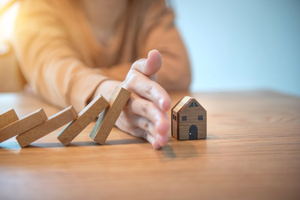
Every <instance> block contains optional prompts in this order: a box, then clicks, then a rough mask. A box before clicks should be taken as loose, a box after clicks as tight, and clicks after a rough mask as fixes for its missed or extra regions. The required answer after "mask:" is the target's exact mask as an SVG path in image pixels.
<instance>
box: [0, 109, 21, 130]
mask: <svg viewBox="0 0 300 200" xmlns="http://www.w3.org/2000/svg"><path fill="white" fill-rule="evenodd" d="M18 119H19V117H18V116H17V114H16V112H15V110H14V109H11V110H9V111H7V112H5V113H3V114H1V115H0V129H1V128H3V127H5V126H7V125H9V124H11V123H13V122H15V121H17V120H18Z"/></svg>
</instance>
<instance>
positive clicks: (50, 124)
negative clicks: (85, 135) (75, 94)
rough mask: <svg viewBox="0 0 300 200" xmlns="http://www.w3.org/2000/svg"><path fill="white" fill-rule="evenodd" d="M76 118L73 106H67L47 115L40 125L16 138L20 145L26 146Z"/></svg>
mask: <svg viewBox="0 0 300 200" xmlns="http://www.w3.org/2000/svg"><path fill="white" fill-rule="evenodd" d="M76 118H77V113H76V111H75V109H74V108H73V106H69V107H68V108H66V109H64V110H62V111H61V112H59V113H57V114H55V115H53V116H51V117H49V119H48V120H47V121H45V122H44V123H42V124H41V125H39V126H37V127H35V128H33V129H31V130H29V131H26V132H24V133H22V134H20V135H18V136H17V137H16V140H17V141H18V143H19V145H20V146H21V147H26V146H28V145H29V144H30V143H32V142H34V141H36V140H38V139H40V138H41V137H43V136H45V135H47V134H49V133H51V132H52V131H54V130H56V129H58V128H60V127H61V126H63V125H65V124H67V123H69V122H70V121H72V120H74V119H76Z"/></svg>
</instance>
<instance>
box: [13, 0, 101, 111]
mask: <svg viewBox="0 0 300 200" xmlns="http://www.w3.org/2000/svg"><path fill="white" fill-rule="evenodd" d="M56 16H57V14H56V13H55V10H53V7H51V5H49V4H48V3H47V1H23V2H22V4H21V8H20V11H19V15H18V18H17V20H16V23H15V36H14V49H15V52H16V55H17V57H18V61H19V63H20V67H21V70H22V72H23V74H24V76H25V78H26V79H27V81H28V83H29V84H30V86H31V87H32V89H33V91H34V93H35V94H37V95H39V96H41V97H42V98H44V99H45V100H47V101H48V102H50V103H52V104H54V105H57V106H59V107H66V106H68V105H73V106H74V107H75V109H76V110H77V112H79V111H80V110H81V109H83V108H84V107H85V106H86V104H87V101H88V100H89V98H90V97H91V96H92V95H93V93H94V91H95V89H96V88H97V86H98V85H99V84H100V83H101V82H102V81H104V80H106V79H107V77H106V76H104V75H102V72H101V69H95V68H91V67H87V66H86V63H84V62H83V59H81V56H80V55H79V53H78V51H77V50H76V49H75V48H74V47H73V45H72V43H71V42H70V40H69V36H68V35H67V33H66V32H65V31H64V28H62V27H61V26H62V23H61V21H60V19H59V18H58V17H56Z"/></svg>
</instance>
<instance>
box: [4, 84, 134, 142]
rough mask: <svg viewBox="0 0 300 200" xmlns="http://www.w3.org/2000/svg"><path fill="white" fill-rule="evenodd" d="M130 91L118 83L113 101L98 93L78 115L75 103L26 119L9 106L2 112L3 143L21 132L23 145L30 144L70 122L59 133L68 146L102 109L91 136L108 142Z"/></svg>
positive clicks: (38, 112)
mask: <svg viewBox="0 0 300 200" xmlns="http://www.w3.org/2000/svg"><path fill="white" fill-rule="evenodd" d="M130 94H131V93H130V92H129V91H127V90H126V89H124V88H122V87H119V86H117V87H116V88H115V90H114V92H113V94H112V95H111V97H110V99H109V101H107V100H106V99H105V98H104V97H102V96H101V95H98V96H97V97H96V98H95V99H94V100H93V101H91V102H90V103H89V104H88V105H87V106H86V107H85V108H84V109H83V110H82V111H81V112H80V113H79V114H78V115H77V113H76V111H75V110H74V108H73V106H70V107H68V108H66V109H64V110H62V111H61V112H59V113H57V114H55V115H53V116H51V117H49V118H47V116H46V114H45V112H44V110H43V109H42V108H41V109H39V110H37V111H35V112H33V113H31V114H29V115H27V116H25V117H23V118H22V119H19V118H18V116H17V115H16V113H15V111H14V109H12V110H9V111H7V112H6V113H3V114H2V115H0V143H1V142H3V141H5V140H8V139H10V138H12V137H14V136H16V135H17V137H16V140H17V141H18V143H19V144H20V146H21V147H26V146H27V145H29V144H30V143H32V142H34V141H36V140H38V139H40V138H41V137H44V136H45V135H47V134H49V133H51V132H52V131H54V130H56V129H58V128H60V127H62V126H63V125H65V124H67V123H69V124H68V125H67V126H66V127H65V128H64V129H63V130H62V131H61V132H60V133H59V134H58V136H57V139H58V140H59V141H60V142H61V143H62V144H63V145H65V146H67V145H69V144H70V142H71V141H72V140H73V139H74V138H75V137H76V136H77V135H78V134H79V133H80V132H81V131H82V130H83V129H85V128H86V127H87V126H88V125H89V124H90V123H91V122H92V121H93V120H94V119H96V118H97V116H98V115H99V114H100V113H101V114H100V117H99V118H98V120H97V122H96V124H95V126H94V128H93V130H92V132H91V133H90V137H91V138H92V139H93V140H95V141H96V142H98V143H99V144H104V143H105V141H106V139H107V137H108V135H109V133H110V131H111V129H112V128H113V126H114V124H115V122H116V121H117V119H118V117H119V115H120V113H121V111H122V110H123V108H124V106H125V105H126V103H127V101H128V99H129V97H130Z"/></svg>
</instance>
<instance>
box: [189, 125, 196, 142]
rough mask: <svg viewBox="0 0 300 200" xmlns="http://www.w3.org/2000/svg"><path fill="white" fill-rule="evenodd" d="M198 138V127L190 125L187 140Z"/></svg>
mask: <svg viewBox="0 0 300 200" xmlns="http://www.w3.org/2000/svg"><path fill="white" fill-rule="evenodd" d="M196 139H198V128H197V126H195V125H192V126H191V127H190V130H189V140H196Z"/></svg>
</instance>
